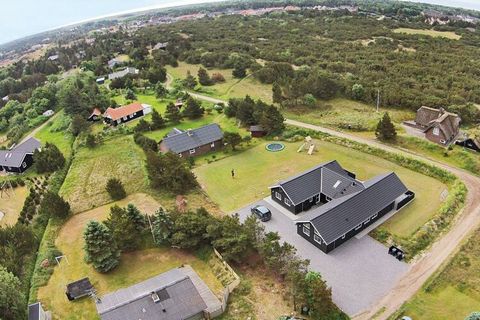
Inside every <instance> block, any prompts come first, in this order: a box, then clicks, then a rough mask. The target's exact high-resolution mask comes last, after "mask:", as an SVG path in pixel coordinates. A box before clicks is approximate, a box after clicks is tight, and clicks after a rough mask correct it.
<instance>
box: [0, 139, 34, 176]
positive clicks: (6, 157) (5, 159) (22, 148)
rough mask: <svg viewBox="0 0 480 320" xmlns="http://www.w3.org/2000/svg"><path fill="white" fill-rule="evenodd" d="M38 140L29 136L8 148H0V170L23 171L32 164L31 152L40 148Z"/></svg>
mask: <svg viewBox="0 0 480 320" xmlns="http://www.w3.org/2000/svg"><path fill="white" fill-rule="evenodd" d="M40 146H41V144H40V141H38V140H37V139H35V138H29V139H27V140H25V141H24V142H22V143H20V144H19V145H17V146H15V147H13V148H11V149H10V150H0V171H3V170H4V171H6V172H11V173H23V172H25V170H27V169H28V168H29V167H31V166H32V164H33V153H34V152H35V150H39V149H40Z"/></svg>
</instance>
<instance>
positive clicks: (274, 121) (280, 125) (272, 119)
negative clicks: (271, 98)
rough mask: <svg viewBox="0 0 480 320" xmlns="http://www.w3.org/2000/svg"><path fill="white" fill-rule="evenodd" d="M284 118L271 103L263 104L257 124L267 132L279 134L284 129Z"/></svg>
mask: <svg viewBox="0 0 480 320" xmlns="http://www.w3.org/2000/svg"><path fill="white" fill-rule="evenodd" d="M284 121H285V118H284V117H283V115H282V114H281V112H280V111H279V110H278V109H277V108H276V107H275V106H273V105H267V106H265V108H264V110H263V113H262V116H261V118H260V122H259V124H260V125H261V126H262V128H263V129H264V130H265V131H266V132H267V133H268V134H280V133H281V132H282V131H283V130H285V124H284Z"/></svg>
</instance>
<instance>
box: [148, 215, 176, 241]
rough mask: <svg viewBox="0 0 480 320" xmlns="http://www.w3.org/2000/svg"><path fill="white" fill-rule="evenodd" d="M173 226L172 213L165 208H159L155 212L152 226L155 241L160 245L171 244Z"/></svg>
mask: <svg viewBox="0 0 480 320" xmlns="http://www.w3.org/2000/svg"><path fill="white" fill-rule="evenodd" d="M173 228H174V220H173V218H172V215H171V214H170V213H168V212H167V211H165V210H164V209H163V208H159V209H158V210H157V211H156V212H155V215H154V220H153V228H152V229H153V236H154V238H155V243H156V244H157V245H158V246H162V245H165V244H170V243H171V241H172V235H173Z"/></svg>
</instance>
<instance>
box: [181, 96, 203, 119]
mask: <svg viewBox="0 0 480 320" xmlns="http://www.w3.org/2000/svg"><path fill="white" fill-rule="evenodd" d="M204 112H205V110H204V109H203V108H202V106H201V105H200V103H199V102H198V100H196V99H194V98H192V97H188V99H187V101H186V103H185V109H183V116H185V117H187V118H189V119H198V118H200V117H201V116H202V115H203V113H204Z"/></svg>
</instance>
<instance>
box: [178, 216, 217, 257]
mask: <svg viewBox="0 0 480 320" xmlns="http://www.w3.org/2000/svg"><path fill="white" fill-rule="evenodd" d="M211 221H212V216H211V215H210V214H209V213H208V212H207V211H206V210H205V209H204V208H200V209H198V210H197V212H185V213H182V214H179V215H178V217H177V218H176V219H175V224H174V229H173V234H172V245H174V246H178V247H180V248H184V249H190V248H199V247H200V246H201V245H202V244H205V243H207V241H208V235H207V226H208V225H209V224H210V223H211Z"/></svg>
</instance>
